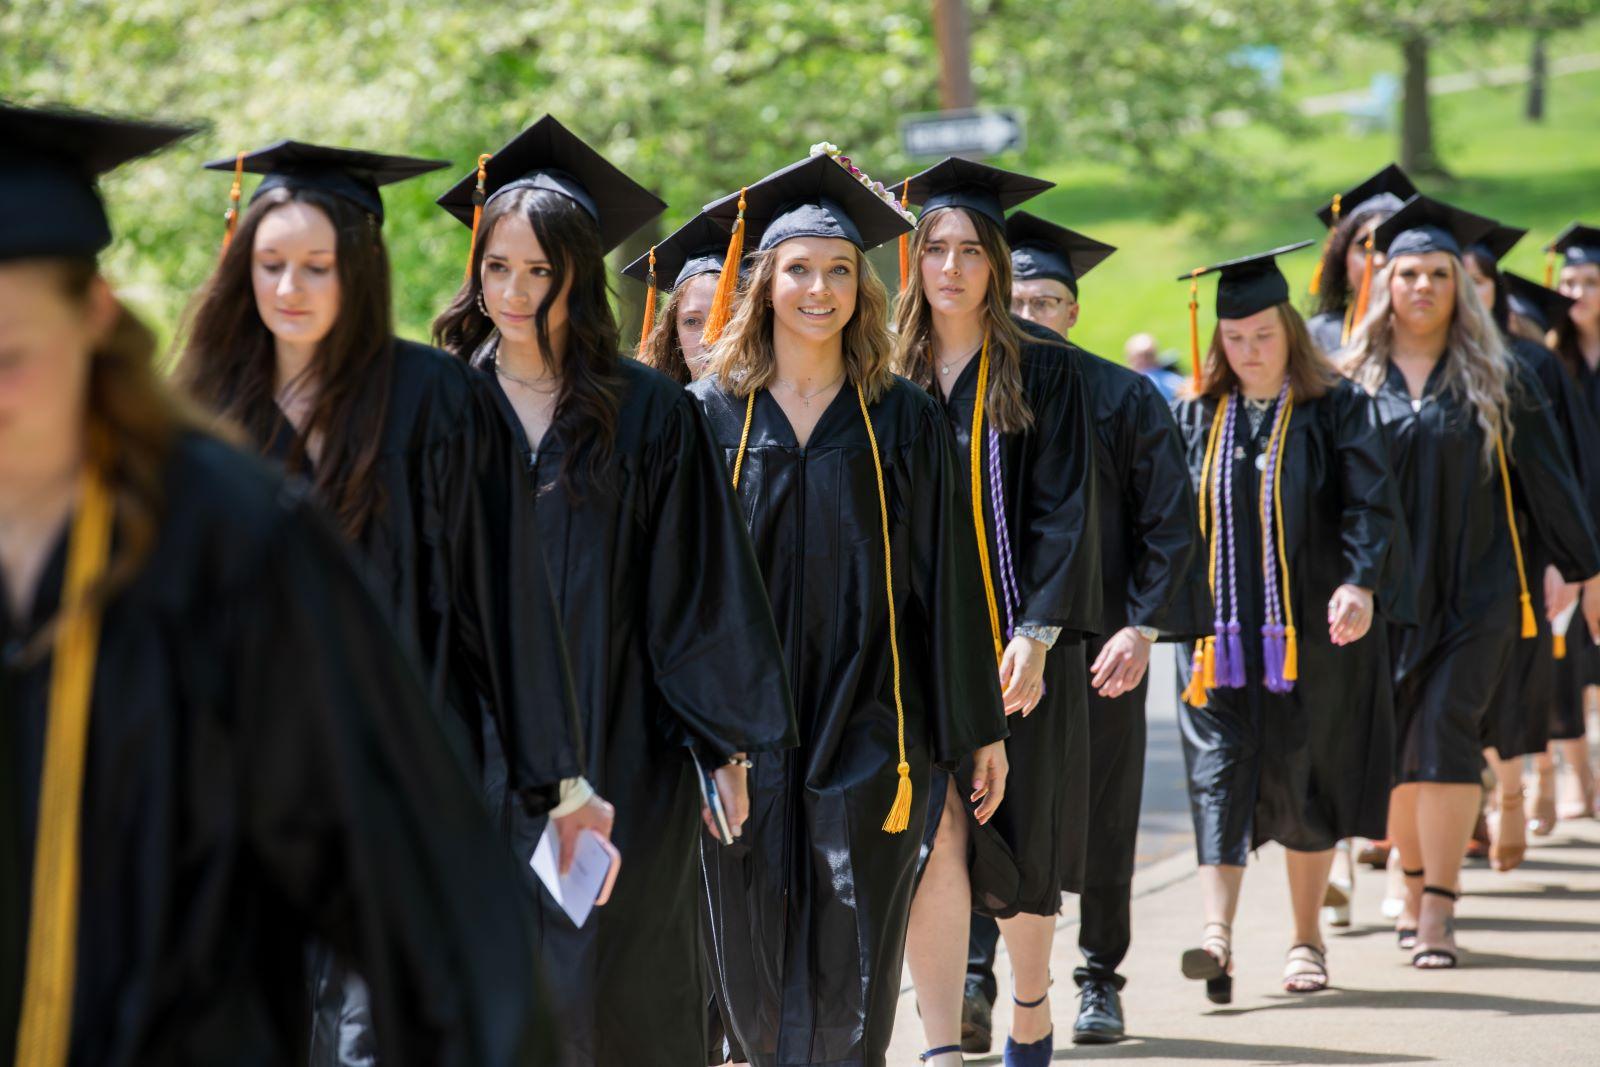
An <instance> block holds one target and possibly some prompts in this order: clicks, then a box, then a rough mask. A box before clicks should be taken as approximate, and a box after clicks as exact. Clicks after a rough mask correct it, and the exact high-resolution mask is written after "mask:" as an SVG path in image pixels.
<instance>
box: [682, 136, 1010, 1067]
mask: <svg viewBox="0 0 1600 1067" xmlns="http://www.w3.org/2000/svg"><path fill="white" fill-rule="evenodd" d="M814 152H815V153H816V154H814V155H813V156H811V157H810V158H808V159H805V160H801V161H799V162H797V163H795V164H792V165H791V166H788V167H785V168H783V169H782V170H780V171H778V172H776V173H774V174H772V175H769V176H768V177H766V178H763V179H762V180H761V181H759V182H756V183H755V184H753V185H751V186H749V187H748V188H746V189H745V190H743V191H741V192H740V193H736V194H733V195H732V196H729V197H727V198H725V199H724V200H721V201H718V202H717V203H715V204H713V205H712V206H711V208H710V209H709V210H710V211H711V213H712V214H713V215H715V216H716V217H718V218H721V219H725V220H726V221H728V222H729V223H730V224H731V228H732V229H733V231H734V236H733V238H732V239H731V241H730V242H729V251H728V255H727V259H726V261H725V267H724V273H723V277H722V284H723V289H722V290H721V292H720V293H719V300H718V302H717V303H716V304H715V305H714V306H713V308H712V319H711V324H712V330H711V333H712V336H713V337H714V339H715V341H714V344H713V346H712V350H711V359H712V365H713V368H714V373H713V376H712V377H709V378H706V379H704V380H702V381H700V382H697V383H695V385H693V386H692V387H691V388H690V394H691V395H692V396H694V397H695V398H696V399H697V400H698V401H699V402H700V404H701V405H702V407H704V409H705V411H706V413H707V415H708V416H709V417H710V420H711V425H712V429H713V432H714V433H715V434H716V439H717V443H718V444H719V445H720V446H721V447H722V449H723V452H724V454H725V455H726V457H727V467H728V470H729V471H730V472H731V477H732V480H733V482H734V483H735V485H736V487H737V491H738V494H739V500H740V506H741V509H742V511H743V513H744V516H745V522H746V523H747V524H748V526H749V528H750V532H751V536H752V537H753V538H754V541H755V545H756V555H757V557H758V558H759V560H760V561H761V569H762V573H763V574H764V575H765V577H766V582H767V591H768V593H769V594H770V596H771V598H772V604H773V608H774V611H775V613H776V617H777V619H778V625H779V632H780V634H781V636H782V638H783V646H784V653H785V657H786V661H787V663H788V665H789V685H790V688H791V691H792V693H793V696H794V702H795V707H796V711H797V713H798V715H799V720H800V747H799V748H798V749H797V750H795V751H794V752H792V753H782V754H776V753H775V754H771V755H767V756H760V757H757V758H756V761H755V762H756V765H755V768H754V770H753V772H752V784H751V802H752V807H753V810H754V812H755V814H754V816H753V818H752V820H751V824H750V829H749V830H748V831H747V833H746V835H745V837H746V840H745V841H744V842H742V843H741V844H740V845H739V846H738V847H737V848H735V849H726V850H723V851H722V854H721V856H720V857H719V859H720V860H721V862H719V863H717V864H716V865H715V867H714V868H713V869H712V870H711V871H709V872H708V873H709V878H710V886H709V889H710V893H711V895H712V912H713V914H714V915H715V917H716V926H715V930H714V932H713V936H714V937H715V938H716V939H717V941H718V945H717V952H716V954H715V957H714V959H713V964H714V969H715V971H716V978H717V981H718V983H719V989H720V993H721V996H722V998H723V1003H724V1006H725V1007H726V1008H728V1009H729V1014H730V1015H731V1018H732V1020H733V1023H734V1029H735V1031H736V1033H737V1036H738V1037H739V1039H740V1043H741V1044H742V1045H743V1047H744V1051H745V1052H746V1054H748V1056H749V1057H750V1062H751V1063H753V1064H757V1065H761V1067H769V1065H775V1064H785V1065H787V1064H819V1065H820V1064H843V1063H849V1064H858V1065H861V1067H874V1065H882V1064H883V1063H884V1062H885V1059H884V1057H885V1053H886V1051H887V1049H888V1046H889V1039H890V1036H891V1033H892V1031H893V1029H894V1016H895V1008H896V1005H897V1003H898V1001H899V999H900V975H901V963H902V958H903V957H902V953H903V951H904V947H905V938H906V924H907V921H908V916H909V913H910V911H911V908H912V891H913V886H914V885H915V880H916V878H915V876H916V864H917V858H918V846H919V841H920V838H921V830H922V826H923V823H924V814H925V812H926V811H927V809H928V806H929V805H930V803H937V801H936V800H933V799H932V798H930V794H929V789H928V783H929V779H930V776H931V775H930V772H931V770H932V768H933V767H934V766H938V767H941V768H944V769H945V770H946V771H950V770H954V769H955V768H956V767H958V766H961V767H964V768H965V772H964V774H963V778H962V782H961V785H962V790H961V791H962V797H963V803H964V805H974V806H975V814H976V817H977V818H978V819H979V820H982V821H987V820H988V819H989V818H990V817H991V816H992V815H993V814H994V812H995V811H996V809H997V808H1000V809H1001V810H1003V808H1001V804H1000V802H1001V799H1002V797H1003V796H1004V792H1005V781H1006V760H1005V747H1004V745H1003V744H1002V743H1001V741H1002V739H1003V738H1004V736H1005V733H1006V724H1005V718H1004V715H1003V713H1002V711H1001V700H1000V693H999V687H998V685H997V683H996V681H995V671H994V665H993V662H992V660H990V658H989V653H988V645H987V642H986V641H985V640H984V637H985V633H984V619H983V610H982V608H981V607H980V598H981V594H980V593H979V590H980V588H981V586H980V584H979V579H978V561H977V553H976V551H975V550H974V548H973V542H972V540H971V537H970V534H969V533H968V532H967V528H966V527H965V526H964V525H963V522H962V514H963V513H962V510H961V506H960V503H959V501H960V495H959V487H958V486H959V483H958V474H957V470H956V466H955V461H954V457H953V456H952V455H951V443H950V435H949V432H948V430H947V429H946V428H945V425H944V421H943V418H942V416H941V414H940V412H939V410H938V408H937V406H936V405H935V404H934V402H933V401H932V399H931V398H929V397H928V396H927V395H926V394H925V393H924V392H923V391H922V390H920V389H918V388H916V387H915V386H913V385H912V384H911V383H910V382H907V381H905V380H904V379H901V378H897V377H896V376H895V375H894V374H893V373H892V372H891V371H890V369H889V368H890V362H889V359H890V350H891V349H890V339H889V336H888V331H887V328H886V327H887V320H888V294H887V293H886V292H885V290H884V286H883V283H882V282H880V281H879V280H878V278H877V276H876V274H875V273H874V272H873V270H872V267H871V265H870V263H869V262H868V260H867V257H866V255H865V253H866V251H867V250H868V249H871V248H873V247H876V246H877V245H879V244H882V243H883V242H884V241H887V240H891V239H893V238H894V237H895V236H897V235H898V234H901V233H904V232H906V231H907V230H909V229H910V223H909V221H908V220H907V219H906V217H905V216H904V214H903V213H902V212H901V210H900V209H899V208H898V207H896V206H895V205H894V204H893V202H892V199H888V198H886V196H885V195H884V194H882V193H881V191H874V189H872V188H870V187H869V186H868V185H867V184H866V183H865V181H864V179H863V178H862V177H860V176H859V175H858V174H854V173H852V172H851V171H850V170H849V169H848V167H847V162H846V161H844V160H842V159H835V158H833V157H832V156H831V155H830V154H829V153H828V152H826V151H825V150H824V146H819V148H818V149H815V150H814ZM745 249H750V250H751V251H752V255H751V257H750V259H751V262H750V266H749V272H748V277H747V278H746V279H745V281H744V282H743V283H742V284H740V285H739V286H738V287H737V299H735V298H734V289H735V286H734V284H733V281H734V279H733V274H732V271H733V270H734V267H735V265H737V264H738V263H739V262H740V261H741V258H742V257H741V253H742V252H743V251H744V250H745ZM725 312H726V313H727V316H728V317H726V318H725V317H724V313H725ZM724 323H725V326H724V325H723V324H724ZM963 817H965V812H963ZM960 923H961V926H960V929H962V930H964V929H965V923H966V915H965V914H962V915H961V916H960ZM949 932H951V931H947V933H949ZM953 1036H954V1035H952V1043H951V1044H950V1045H949V1047H947V1048H940V1049H935V1050H933V1052H932V1053H930V1058H931V1057H936V1056H939V1055H944V1054H947V1053H952V1054H957V1055H959V1052H958V1050H957V1048H956V1046H955V1045H954V1044H953Z"/></svg>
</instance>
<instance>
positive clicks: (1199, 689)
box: [1183, 641, 1206, 708]
mask: <svg viewBox="0 0 1600 1067" xmlns="http://www.w3.org/2000/svg"><path fill="white" fill-rule="evenodd" d="M1204 648H1205V642H1204V641H1196V642H1195V643H1194V658H1193V659H1192V660H1191V661H1190V664H1189V684H1188V685H1186V686H1184V689H1183V702H1184V703H1185V704H1188V705H1189V706H1190V707H1191V708H1198V707H1201V706H1202V705H1204V704H1205V702H1206V686H1205V673H1204V672H1205V662H1206V657H1205V652H1204V651H1203V650H1204Z"/></svg>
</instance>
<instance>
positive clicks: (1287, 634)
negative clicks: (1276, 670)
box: [1283, 623, 1300, 682]
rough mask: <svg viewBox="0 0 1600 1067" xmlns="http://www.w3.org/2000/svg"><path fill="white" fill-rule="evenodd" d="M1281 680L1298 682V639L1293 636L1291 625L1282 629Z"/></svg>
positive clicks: (1293, 631)
mask: <svg viewBox="0 0 1600 1067" xmlns="http://www.w3.org/2000/svg"><path fill="white" fill-rule="evenodd" d="M1283 680H1284V681H1286V682H1296V681H1299V680H1300V639H1299V638H1298V637H1297V636H1296V635H1295V630H1294V625H1293V624H1292V623H1291V624H1290V625H1288V626H1285V627H1284V628H1283Z"/></svg>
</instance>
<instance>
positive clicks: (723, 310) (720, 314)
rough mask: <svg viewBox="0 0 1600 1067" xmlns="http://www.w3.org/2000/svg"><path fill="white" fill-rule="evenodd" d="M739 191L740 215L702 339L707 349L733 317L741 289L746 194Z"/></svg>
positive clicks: (729, 244)
mask: <svg viewBox="0 0 1600 1067" xmlns="http://www.w3.org/2000/svg"><path fill="white" fill-rule="evenodd" d="M747 191H748V189H740V190H739V215H738V217H737V218H736V219H734V221H733V235H732V236H731V237H729V238H728V254H727V256H726V257H725V258H724V259H723V261H722V274H721V275H720V276H719V277H718V278H717V289H716V292H715V293H714V294H713V295H712V297H711V310H710V312H708V313H707V314H706V327H705V330H704V331H702V332H701V339H702V341H703V342H704V343H705V345H706V346H707V347H710V346H711V345H712V344H714V343H715V342H716V340H717V338H718V337H721V336H722V331H723V330H724V329H726V328H727V326H728V320H729V319H731V318H732V317H733V294H734V290H736V289H737V288H738V287H739V261H740V260H742V259H744V194H745V193H746V192H747Z"/></svg>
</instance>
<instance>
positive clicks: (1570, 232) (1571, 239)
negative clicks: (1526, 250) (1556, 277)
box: [1545, 222, 1600, 267]
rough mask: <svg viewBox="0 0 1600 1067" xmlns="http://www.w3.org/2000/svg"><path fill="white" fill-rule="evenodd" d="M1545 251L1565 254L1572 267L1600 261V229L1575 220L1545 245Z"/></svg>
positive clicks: (1568, 263)
mask: <svg viewBox="0 0 1600 1067" xmlns="http://www.w3.org/2000/svg"><path fill="white" fill-rule="evenodd" d="M1545 251H1546V252H1560V253H1562V254H1564V255H1565V256H1566V257H1567V265H1568V266H1571V267H1577V266H1582V265H1583V264H1585V263H1600V229H1597V228H1595V227H1593V226H1585V225H1584V224H1583V223H1581V222H1574V223H1573V224H1572V225H1570V226H1568V227H1567V228H1566V229H1564V230H1562V231H1561V232H1560V233H1559V234H1557V235H1556V239H1555V240H1554V241H1551V242H1550V243H1549V244H1547V245H1545Z"/></svg>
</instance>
